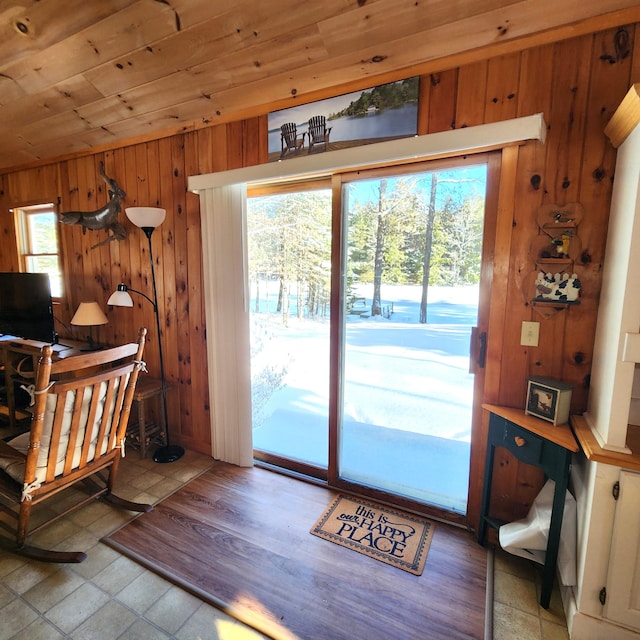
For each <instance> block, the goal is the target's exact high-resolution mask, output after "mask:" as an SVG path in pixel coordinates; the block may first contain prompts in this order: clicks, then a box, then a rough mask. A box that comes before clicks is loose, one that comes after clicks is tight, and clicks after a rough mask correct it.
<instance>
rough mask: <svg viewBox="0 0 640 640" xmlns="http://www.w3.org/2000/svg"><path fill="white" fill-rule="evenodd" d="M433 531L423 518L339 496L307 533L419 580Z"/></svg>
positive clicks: (428, 521) (430, 524) (432, 527)
mask: <svg viewBox="0 0 640 640" xmlns="http://www.w3.org/2000/svg"><path fill="white" fill-rule="evenodd" d="M433 530H434V523H433V522H431V521H430V520H427V519H426V518H421V517H420V516H414V515H412V514H409V513H405V512H401V511H396V510H395V509H391V508H389V507H385V506H382V505H380V504H375V503H372V502H364V501H363V500H360V499H358V498H353V497H350V496H342V495H340V496H338V497H337V498H336V499H335V500H334V501H333V503H332V504H331V506H330V507H329V508H328V509H327V510H326V511H325V512H324V514H323V515H322V517H321V518H320V519H319V520H318V521H317V522H316V523H315V525H314V526H313V528H312V529H311V533H312V534H313V535H314V536H318V537H320V538H324V539H325V540H329V541H330V542H335V543H336V544H339V545H340V546H342V547H346V548H347V549H353V550H354V551H357V552H358V553H362V554H364V555H366V556H370V557H372V558H375V559H376V560H380V561H381V562H385V563H386V564H389V565H391V566H393V567H398V569H403V570H404V571H408V572H409V573H413V574H414V575H416V576H419V575H421V574H422V570H423V569H424V563H425V560H426V559H427V553H428V552H429V545H430V544H431V538H432V536H433Z"/></svg>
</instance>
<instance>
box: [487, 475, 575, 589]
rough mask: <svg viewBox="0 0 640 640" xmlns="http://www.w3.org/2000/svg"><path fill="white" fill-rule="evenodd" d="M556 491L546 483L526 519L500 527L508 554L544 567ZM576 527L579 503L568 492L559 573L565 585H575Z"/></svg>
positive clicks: (551, 481)
mask: <svg viewBox="0 0 640 640" xmlns="http://www.w3.org/2000/svg"><path fill="white" fill-rule="evenodd" d="M554 491H555V482H554V481H553V480H547V482H546V483H545V485H544V487H542V490H541V491H540V493H539V494H538V495H537V496H536V499H535V500H534V501H533V504H532V505H531V509H529V513H528V514H527V517H526V518H524V519H523V520H518V521H517V522H510V523H509V524H505V525H502V526H501V527H500V531H499V539H500V546H501V547H502V548H503V549H504V550H505V551H507V552H508V553H512V554H513V555H516V556H520V557H522V558H527V559H529V560H533V561H535V562H538V563H539V564H544V560H545V556H546V549H547V539H548V537H549V524H550V522H551V509H552V507H553V494H554ZM576 527H577V525H576V500H575V498H574V497H573V496H572V495H571V494H570V493H569V492H568V491H567V493H566V497H565V502H564V513H563V516H562V529H561V530H560V546H559V549H558V571H559V573H560V581H561V582H562V584H563V585H565V586H570V585H574V584H576Z"/></svg>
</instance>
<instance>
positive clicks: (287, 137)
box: [280, 122, 307, 158]
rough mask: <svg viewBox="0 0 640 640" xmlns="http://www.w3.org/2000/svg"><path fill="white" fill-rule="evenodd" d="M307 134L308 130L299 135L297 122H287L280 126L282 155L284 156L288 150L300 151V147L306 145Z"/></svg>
mask: <svg viewBox="0 0 640 640" xmlns="http://www.w3.org/2000/svg"><path fill="white" fill-rule="evenodd" d="M306 135H307V132H306V131H305V132H304V133H303V134H301V135H298V131H297V127H296V123H295V122H285V123H284V124H283V125H282V126H281V127H280V147H281V151H280V157H281V158H282V157H284V155H285V154H286V153H287V152H288V151H293V152H296V153H297V152H298V151H300V149H302V147H304V138H305V136H306Z"/></svg>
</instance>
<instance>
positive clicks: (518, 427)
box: [478, 404, 578, 609]
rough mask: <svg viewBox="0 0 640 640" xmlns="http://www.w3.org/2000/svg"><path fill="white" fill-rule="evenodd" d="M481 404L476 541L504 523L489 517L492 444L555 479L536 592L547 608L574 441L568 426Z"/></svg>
mask: <svg viewBox="0 0 640 640" xmlns="http://www.w3.org/2000/svg"><path fill="white" fill-rule="evenodd" d="M482 407H483V409H486V410H487V411H489V412H490V417H489V435H488V439H487V456H486V460H485V469H484V486H483V488H482V506H481V508H480V523H479V526H478V542H479V543H480V544H483V543H484V538H485V535H486V532H487V526H491V527H494V528H495V529H499V528H500V525H502V524H504V522H501V521H498V520H496V519H495V518H491V517H490V516H489V506H490V504H489V503H490V500H491V481H492V478H493V459H494V453H495V448H496V447H504V448H506V449H508V450H509V451H510V452H511V453H512V454H513V455H514V456H515V457H516V458H517V459H518V460H520V461H521V462H525V463H526V464H531V465H534V466H536V467H538V468H540V469H542V470H543V471H544V472H545V474H546V476H547V477H548V478H550V479H551V480H553V481H554V482H555V492H554V495H553V506H552V509H551V522H550V525H549V538H548V540H547V551H546V555H545V563H544V568H543V572H542V592H541V595H540V605H541V606H542V607H544V608H545V609H548V608H549V600H550V598H551V590H552V588H553V580H554V577H555V574H556V563H557V560H558V547H559V545H560V530H561V528H562V514H563V512H564V502H565V494H566V491H567V485H568V484H569V469H570V464H571V454H572V453H575V452H577V451H578V443H577V442H576V440H575V438H574V437H573V433H572V432H571V429H570V427H569V425H566V424H564V425H557V426H554V425H552V424H551V423H550V422H546V421H545V420H541V419H540V418H535V417H533V416H528V415H526V414H525V413H524V411H523V410H522V409H512V408H510V407H500V406H497V405H491V404H484V405H482Z"/></svg>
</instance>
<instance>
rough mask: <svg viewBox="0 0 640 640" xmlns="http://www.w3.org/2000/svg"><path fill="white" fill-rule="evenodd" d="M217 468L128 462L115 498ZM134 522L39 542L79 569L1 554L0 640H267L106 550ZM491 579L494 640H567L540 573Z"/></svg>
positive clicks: (110, 518) (107, 521)
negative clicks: (65, 553) (105, 540)
mask: <svg viewBox="0 0 640 640" xmlns="http://www.w3.org/2000/svg"><path fill="white" fill-rule="evenodd" d="M211 463H212V461H211V459H210V458H208V457H206V456H202V455H199V454H196V453H193V452H187V453H186V454H185V456H184V457H183V458H182V459H181V460H179V461H177V462H174V463H171V464H166V465H162V464H160V465H159V464H156V463H154V462H152V461H151V460H149V459H147V460H140V459H139V458H138V457H137V455H136V454H135V453H133V454H132V455H129V456H127V458H125V460H124V461H123V464H122V466H121V471H120V474H119V478H118V484H117V491H116V492H117V493H118V494H119V495H121V496H122V497H125V498H128V499H132V500H138V501H146V502H152V503H156V502H157V501H158V500H160V499H161V498H163V497H164V496H166V495H168V494H169V493H171V492H173V491H175V490H176V489H177V488H178V487H179V486H181V485H182V484H183V483H184V482H187V481H188V480H190V479H192V478H193V477H194V476H196V475H197V474H199V473H200V472H201V471H203V470H204V469H205V468H207V467H208V466H209V465H210V464H211ZM129 517H130V515H129V514H128V513H126V512H122V511H119V510H117V509H114V508H113V507H110V506H108V505H104V504H102V503H98V502H96V503H92V504H90V505H87V506H86V507H84V508H83V509H80V510H79V511H77V512H75V513H74V514H71V515H69V516H67V517H65V518H63V519H61V520H60V521H59V522H57V523H55V524H53V525H51V526H50V527H47V528H46V529H44V530H43V531H42V532H41V533H39V534H37V535H36V536H33V538H32V541H33V542H34V543H39V544H41V545H43V546H50V547H51V548H60V549H80V550H85V551H87V553H88V558H87V559H86V560H85V561H84V562H83V563H81V564H67V565H56V564H44V563H39V562H35V561H30V560H28V559H26V558H21V557H20V556H16V555H13V554H8V553H5V552H2V551H0V640H9V639H11V640H18V639H25V640H27V639H28V640H59V639H62V638H73V639H77V640H91V639H95V640H115V639H119V640H125V639H127V640H144V639H153V640H161V639H166V638H176V639H179V640H263V639H264V638H265V636H262V635H261V634H259V633H257V632H256V631H254V630H252V629H250V628H249V627H246V626H244V625H242V624H240V623H238V622H237V621H235V620H233V619H232V618H230V617H229V616H227V615H225V614H224V613H222V612H221V611H219V610H217V609H215V608H214V607H212V606H210V605H208V604H205V603H203V602H201V601H200V600H198V599H197V598H196V597H194V596H192V595H190V594H188V593H186V592H184V591H183V590H181V589H179V588H178V587H175V586H173V585H172V584H171V583H169V582H167V581H166V580H164V579H162V578H160V577H158V576H156V575H155V574H154V573H152V572H150V571H147V570H146V569H144V568H142V567H141V566H139V565H138V564H136V563H135V562H132V561H131V560H129V559H128V558H125V557H124V556H122V555H120V554H119V553H117V552H116V551H114V550H112V549H111V548H109V547H107V546H106V545H103V544H102V543H101V542H100V538H101V537H102V536H104V535H105V534H107V533H109V532H110V531H112V530H114V529H116V528H117V527H118V526H120V524H122V523H123V522H125V521H126V520H127V519H128V518H129ZM494 576H495V578H494V582H495V584H494V596H495V598H494V622H493V623H494V638H495V640H506V639H507V638H508V639H509V640H512V639H514V638H518V640H557V639H566V638H568V635H567V630H566V625H565V621H564V614H563V613H562V606H561V603H560V599H559V595H558V594H557V592H554V595H553V597H552V602H551V607H550V609H549V611H544V610H543V609H539V607H538V605H537V597H538V591H537V590H538V589H539V579H538V578H537V570H536V568H535V567H533V566H532V565H530V564H529V563H528V562H527V561H525V560H523V559H521V558H516V557H513V556H508V555H507V554H504V552H502V551H500V550H498V551H497V552H496V554H495V570H494ZM327 640H330V639H327ZM487 640H489V639H487Z"/></svg>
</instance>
